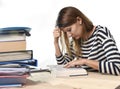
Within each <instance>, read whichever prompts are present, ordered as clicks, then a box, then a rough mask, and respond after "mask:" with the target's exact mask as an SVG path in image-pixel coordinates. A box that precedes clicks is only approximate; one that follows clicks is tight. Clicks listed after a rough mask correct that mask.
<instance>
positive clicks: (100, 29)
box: [95, 25, 113, 39]
mask: <svg viewBox="0 0 120 89" xmlns="http://www.w3.org/2000/svg"><path fill="white" fill-rule="evenodd" d="M95 32H96V35H97V36H99V37H102V39H106V38H113V36H112V34H111V32H110V30H109V29H108V28H107V27H105V26H101V25H97V26H96V30H95Z"/></svg>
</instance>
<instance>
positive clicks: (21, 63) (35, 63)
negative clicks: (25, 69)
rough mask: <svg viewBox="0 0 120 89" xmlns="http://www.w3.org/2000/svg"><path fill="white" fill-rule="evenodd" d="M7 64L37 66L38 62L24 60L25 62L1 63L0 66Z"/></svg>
mask: <svg viewBox="0 0 120 89" xmlns="http://www.w3.org/2000/svg"><path fill="white" fill-rule="evenodd" d="M7 64H19V65H21V66H29V65H30V66H37V65H38V61H37V60H36V59H25V60H14V61H2V62H0V65H7Z"/></svg>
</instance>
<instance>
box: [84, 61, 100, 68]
mask: <svg viewBox="0 0 120 89" xmlns="http://www.w3.org/2000/svg"><path fill="white" fill-rule="evenodd" d="M85 60H86V61H85V65H87V66H89V67H92V68H93V69H96V70H99V62H98V61H95V60H87V59H85Z"/></svg>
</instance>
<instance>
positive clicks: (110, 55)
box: [99, 38, 120, 75]
mask: <svg viewBox="0 0 120 89" xmlns="http://www.w3.org/2000/svg"><path fill="white" fill-rule="evenodd" d="M103 49H104V51H105V57H106V60H102V61H100V62H99V72H101V73H108V74H113V75H120V53H119V51H118V48H117V46H116V44H115V41H114V40H113V39H111V38H109V39H106V40H105V41H104V42H103Z"/></svg>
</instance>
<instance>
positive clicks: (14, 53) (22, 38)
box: [0, 27, 37, 86]
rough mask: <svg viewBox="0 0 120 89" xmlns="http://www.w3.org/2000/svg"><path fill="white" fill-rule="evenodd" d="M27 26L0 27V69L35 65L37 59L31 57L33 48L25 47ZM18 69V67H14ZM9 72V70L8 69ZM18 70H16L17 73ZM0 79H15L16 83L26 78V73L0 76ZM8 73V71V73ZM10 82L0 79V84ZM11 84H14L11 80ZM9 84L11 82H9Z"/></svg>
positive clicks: (28, 33)
mask: <svg viewBox="0 0 120 89" xmlns="http://www.w3.org/2000/svg"><path fill="white" fill-rule="evenodd" d="M30 30H31V28H29V27H6V28H0V70H3V68H4V69H6V70H8V69H9V68H10V67H11V68H10V69H9V70H13V69H14V70H15V68H19V69H20V70H22V68H26V67H27V68H28V67H29V66H37V60H36V59H34V58H33V50H27V49H26V37H27V36H30V35H31V34H30ZM16 70H18V69H16ZM8 72H10V71H8ZM19 73H20V72H18V75H19ZM1 74H2V72H0V80H1V79H2V80H6V79H10V81H11V80H12V79H13V80H14V79H17V80H16V83H18V84H19V83H20V82H19V81H21V79H22V80H23V79H26V77H27V76H26V75H20V76H18V75H14V74H12V75H14V76H12V77H11V75H7V76H1ZM8 74H10V73H8ZM17 81H18V82H17ZM5 83H6V84H7V85H8V84H10V83H7V82H6V81H4V82H3V81H1V82H0V86H1V84H2V85H3V84H5ZM12 84H14V83H13V82H12ZM10 85H11V84H10Z"/></svg>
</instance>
